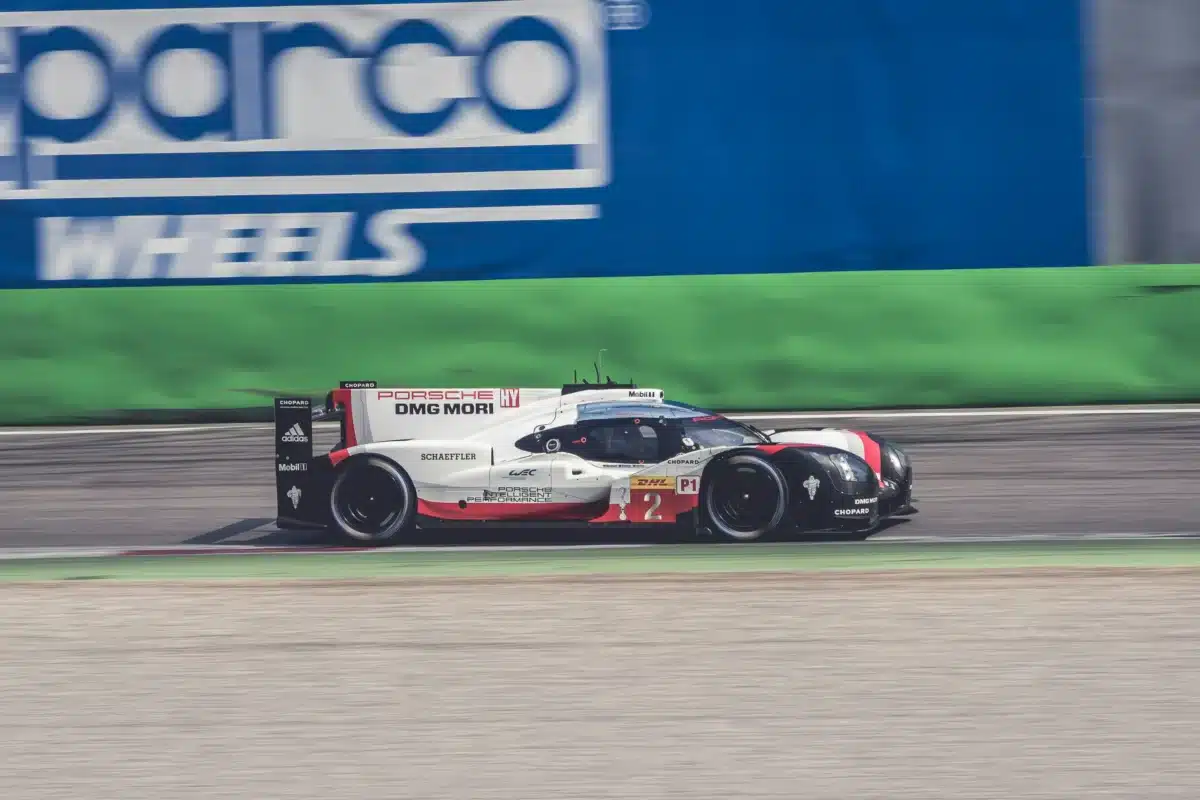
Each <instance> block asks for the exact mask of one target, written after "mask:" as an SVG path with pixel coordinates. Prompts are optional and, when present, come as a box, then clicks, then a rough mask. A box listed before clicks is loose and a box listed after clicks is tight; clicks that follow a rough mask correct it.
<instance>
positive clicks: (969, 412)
mask: <svg viewBox="0 0 1200 800" xmlns="http://www.w3.org/2000/svg"><path fill="white" fill-rule="evenodd" d="M1164 414H1200V406H1179V407H1176V408H1165V407H1161V406H1147V407H1136V406H1130V407H1127V408H1054V409H1050V408H1009V409H951V410H945V411H799V412H793V411H780V412H777V413H774V414H773V413H770V412H767V411H764V412H762V413H759V414H727V415H726V416H728V417H729V418H730V419H736V420H742V421H744V422H753V421H762V420H775V419H778V420H803V419H972V418H977V419H983V418H1005V417H1008V418H1019V417H1107V416H1149V415H1164Z"/></svg>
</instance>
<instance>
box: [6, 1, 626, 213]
mask: <svg viewBox="0 0 1200 800" xmlns="http://www.w3.org/2000/svg"><path fill="white" fill-rule="evenodd" d="M605 27H606V19H605V15H604V14H603V13H599V12H598V11H597V9H596V7H595V6H594V4H593V2H592V0H554V2H549V0H507V1H506V2H503V3H497V2H439V3H395V4H390V5H371V6H340V5H324V6H317V5H313V6H262V7H252V8H240V7H238V8H221V7H211V8H167V9H158V10H140V11H124V10H89V11H45V12H40V11H39V12H3V13H0V61H2V62H7V64H9V65H10V66H9V68H8V69H9V70H10V71H14V72H15V73H16V74H15V76H14V78H15V79H14V80H4V81H0V129H3V130H5V131H10V132H11V133H9V134H8V135H6V136H4V137H3V138H0V162H3V163H2V164H0V198H4V199H20V198H31V199H32V198H68V199H74V198H105V199H107V198H115V197H184V196H190V197H205V196H208V197H213V196H237V195H246V196H260V195H295V194H309V195H312V194H332V195H341V194H362V193H411V192H451V191H453V192H462V191H467V192H469V191H481V190H504V189H579V188H589V187H599V186H603V185H605V184H607V182H608V177H609V167H608V141H607V139H608V133H607V131H608V120H607V93H608V84H607V64H606V54H605ZM18 56H19V57H18Z"/></svg>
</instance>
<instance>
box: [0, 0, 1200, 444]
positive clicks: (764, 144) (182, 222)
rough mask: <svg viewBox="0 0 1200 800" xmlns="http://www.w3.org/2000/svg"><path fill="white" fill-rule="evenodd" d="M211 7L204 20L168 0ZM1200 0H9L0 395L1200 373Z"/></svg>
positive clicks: (1135, 378)
mask: <svg viewBox="0 0 1200 800" xmlns="http://www.w3.org/2000/svg"><path fill="white" fill-rule="evenodd" d="M177 6H186V7H177ZM1198 40H1200V4H1196V3H1195V2H1189V0H988V2H976V3H964V2H961V0H840V2H836V3H831V2H825V0H791V1H790V2H786V3H784V2H778V1H777V0H742V1H741V2H738V3H718V2H714V1H713V0H691V1H690V2H687V3H683V2H679V1H678V0H607V1H606V2H602V1H601V0H504V1H503V2H444V3H425V4H409V3H398V4H390V5H388V4H374V3H367V4H360V5H355V6H348V5H337V4H330V5H311V4H307V3H297V4H294V5H287V4H284V5H278V6H272V7H268V8H261V7H258V6H257V5H254V4H250V3H245V4H237V3H235V4H230V5H226V6H220V7H216V6H208V5H206V4H204V3H202V2H199V3H172V2H169V1H168V0H163V2H159V1H158V0H143V1H141V2H138V1H137V0H108V2H99V3H97V2H82V0H62V1H61V2H53V1H51V2H44V1H43V0H37V1H36V2H35V0H15V2H14V3H13V4H12V5H11V6H10V7H9V10H6V11H4V12H3V13H0V193H2V195H0V197H2V199H3V204H2V205H0V241H2V242H3V243H4V246H3V248H2V249H0V287H3V289H2V290H0V310H2V313H3V316H4V320H5V323H6V324H5V326H4V329H3V333H0V358H3V361H4V364H5V369H4V370H3V371H0V409H2V411H0V422H3V423H5V424H18V423H39V422H69V421H84V420H86V421H97V420H117V419H163V420H167V419H175V418H187V419H193V418H194V419H199V418H220V417H229V418H250V417H263V418H265V417H266V416H267V415H269V413H270V410H269V409H270V405H269V400H268V399H267V398H268V397H269V396H270V395H271V394H275V393H281V392H288V393H295V392H306V393H311V394H313V395H322V394H323V393H324V392H325V391H326V390H327V389H329V388H331V387H333V386H334V385H336V383H337V382H338V381H339V380H377V381H380V382H381V383H386V384H393V385H396V384H403V385H412V386H422V385H424V386H430V385H434V386H436V385H463V386H469V385H501V384H503V385H525V386H537V385H545V386H556V385H559V384H561V383H562V382H563V381H566V380H569V379H570V378H571V373H572V371H573V370H575V369H580V370H581V372H582V373H584V374H587V375H589V376H590V375H591V367H592V362H593V361H594V360H596V359H597V357H598V354H600V353H601V351H603V356H602V358H603V371H604V372H605V373H611V374H612V375H613V376H614V378H617V379H619V380H627V379H630V378H632V379H634V380H635V381H637V382H639V383H641V384H642V385H648V386H655V387H662V388H664V389H666V390H667V391H668V393H670V394H671V395H674V396H678V397H680V398H681V399H687V400H690V401H692V402H696V403H701V404H707V405H711V406H715V407H718V408H721V409H743V410H752V409H753V410H758V409H783V408H822V409H834V408H847V407H857V408H865V407H896V406H949V405H999V404H1034V403H1038V404H1066V403H1098V402H1104V403H1109V402H1118V403H1124V402H1157V401H1183V400H1194V399H1195V398H1196V395H1197V393H1198V392H1200V368H1198V367H1197V366H1196V360H1195V359H1194V358H1193V353H1194V351H1195V349H1196V347H1195V346H1196V344H1197V343H1198V342H1200V336H1198V334H1197V327H1196V324H1195V322H1194V319H1195V318H1196V311H1197V297H1198V296H1200V295H1197V294H1196V293H1195V291H1194V290H1195V289H1196V288H1197V287H1200V271H1198V270H1197V268H1196V267H1195V266H1194V265H1193V264H1192V263H1191V262H1195V261H1198V260H1200V221H1198V220H1200V217H1198V216H1197V212H1200V156H1198V155H1197V154H1196V153H1194V152H1193V149H1194V148H1193V147H1192V146H1191V142H1192V138H1193V136H1194V135H1195V134H1197V133H1200V81H1198V80H1197V77H1196V76H1197V75H1200V69H1198V68H1200V55H1198V54H1200V50H1198V49H1197V48H1196V47H1195V46H1194V42H1196V41H1198Z"/></svg>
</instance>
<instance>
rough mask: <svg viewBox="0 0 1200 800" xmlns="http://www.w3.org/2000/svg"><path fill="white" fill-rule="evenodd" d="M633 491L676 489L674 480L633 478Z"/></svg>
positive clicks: (630, 483) (631, 480)
mask: <svg viewBox="0 0 1200 800" xmlns="http://www.w3.org/2000/svg"><path fill="white" fill-rule="evenodd" d="M629 488H631V489H672V490H674V488H675V479H674V478H646V477H641V478H631V479H630V482H629Z"/></svg>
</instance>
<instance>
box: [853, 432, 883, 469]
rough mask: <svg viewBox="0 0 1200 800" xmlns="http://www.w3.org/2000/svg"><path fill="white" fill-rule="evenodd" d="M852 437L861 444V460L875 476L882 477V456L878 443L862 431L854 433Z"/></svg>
mask: <svg viewBox="0 0 1200 800" xmlns="http://www.w3.org/2000/svg"><path fill="white" fill-rule="evenodd" d="M854 435H855V436H857V437H858V438H859V439H860V440H861V441H862V443H863V459H864V460H865V461H866V462H867V464H869V465H870V467H871V469H872V470H874V471H875V474H876V475H883V454H882V453H881V452H880V450H879V442H877V441H875V440H874V439H872V438H871V437H870V435H869V434H866V433H863V432H862V431H855V432H854Z"/></svg>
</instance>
